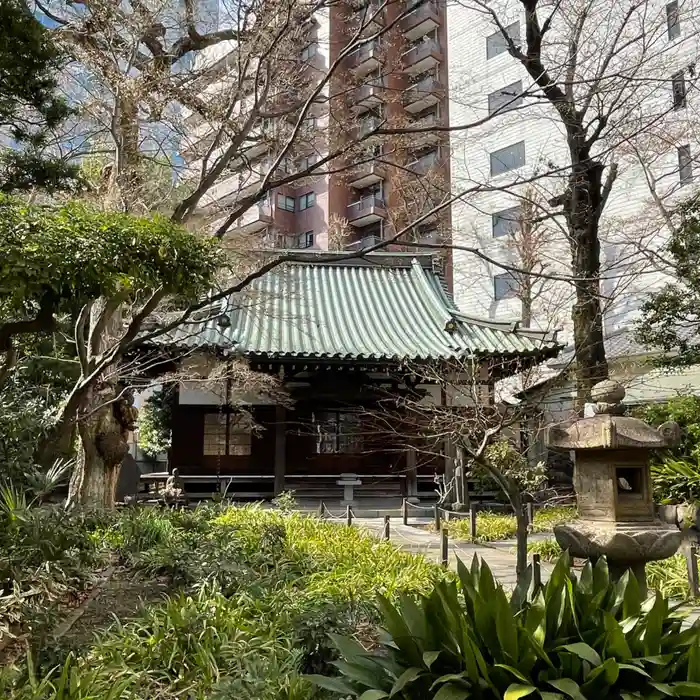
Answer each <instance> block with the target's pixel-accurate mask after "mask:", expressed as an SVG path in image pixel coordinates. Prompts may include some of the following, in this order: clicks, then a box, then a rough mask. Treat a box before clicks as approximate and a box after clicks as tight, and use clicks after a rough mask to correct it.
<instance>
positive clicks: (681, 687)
mask: <svg viewBox="0 0 700 700" xmlns="http://www.w3.org/2000/svg"><path fill="white" fill-rule="evenodd" d="M671 688H673V690H674V692H675V693H676V695H677V696H678V697H680V698H700V683H690V682H688V681H685V682H681V683H671Z"/></svg>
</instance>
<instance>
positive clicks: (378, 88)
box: [352, 80, 384, 113]
mask: <svg viewBox="0 0 700 700" xmlns="http://www.w3.org/2000/svg"><path fill="white" fill-rule="evenodd" d="M352 98H353V99H352V102H353V109H354V110H355V112H358V113H360V112H366V111H367V110H370V109H373V108H374V107H377V106H378V105H380V104H382V102H383V101H384V83H383V81H377V80H375V81H372V82H371V83H365V84H364V85H360V87H359V88H357V89H356V90H355V92H354V93H353V94H352Z"/></svg>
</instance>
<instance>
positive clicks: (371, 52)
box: [348, 41, 381, 75]
mask: <svg viewBox="0 0 700 700" xmlns="http://www.w3.org/2000/svg"><path fill="white" fill-rule="evenodd" d="M380 62H381V46H380V44H379V42H378V41H373V42H372V43H371V44H365V45H364V46H361V47H360V48H359V49H357V51H353V52H352V53H351V54H350V55H349V56H348V63H349V67H350V70H351V71H352V72H353V73H354V74H355V75H367V74H368V73H371V72H372V71H373V70H376V69H377V68H379V65H380Z"/></svg>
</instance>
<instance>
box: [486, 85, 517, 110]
mask: <svg viewBox="0 0 700 700" xmlns="http://www.w3.org/2000/svg"><path fill="white" fill-rule="evenodd" d="M522 91H523V83H522V81H521V80H518V81H516V82H514V83H511V84H510V85H506V86H505V87H504V88H501V89H500V90H496V92H492V93H491V94H490V95H489V114H494V113H496V112H498V113H499V114H502V113H503V112H509V111H510V110H511V109H515V108H516V107H519V106H520V105H521V104H522V103H523V102H524V101H525V98H524V97H523V96H522V94H521V93H522Z"/></svg>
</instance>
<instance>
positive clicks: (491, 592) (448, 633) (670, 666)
mask: <svg viewBox="0 0 700 700" xmlns="http://www.w3.org/2000/svg"><path fill="white" fill-rule="evenodd" d="M528 574H529V576H530V577H531V574H532V571H531V569H529V570H528ZM459 579H460V581H461V584H462V592H463V596H464V603H463V604H461V603H460V600H459V594H458V588H457V585H456V584H455V583H453V582H448V581H441V582H439V583H438V584H437V585H436V586H435V588H434V590H433V591H432V593H431V594H430V595H428V596H424V597H421V598H420V600H419V601H418V603H416V602H415V601H413V600H412V599H411V598H409V597H407V596H404V597H401V598H400V601H399V603H398V604H397V605H394V604H392V603H391V602H390V601H388V600H387V599H386V598H383V597H380V599H379V606H380V609H381V612H382V627H383V629H384V630H386V632H385V634H384V635H383V636H382V639H381V642H380V646H379V648H378V649H377V650H375V651H371V652H370V651H368V650H367V649H365V648H364V647H363V646H362V645H361V644H359V643H358V642H356V641H355V640H352V639H349V638H346V637H336V638H334V642H335V644H336V646H337V648H338V650H339V651H340V653H341V655H342V657H343V658H342V660H341V661H339V662H337V663H336V666H337V668H338V670H339V671H340V674H341V675H340V676H339V677H326V676H313V677H312V680H313V681H314V682H315V683H317V684H318V685H319V686H320V687H323V688H326V689H328V690H331V691H334V692H336V693H337V694H339V695H341V696H343V697H346V696H351V697H361V698H363V700H370V699H372V700H381V699H382V698H389V697H392V696H399V694H400V697H401V698H403V699H404V700H430V699H431V698H433V699H434V700H462V699H465V698H481V699H483V700H487V699H493V700H500V699H501V698H504V699H505V700H517V698H523V697H526V696H530V695H533V697H535V695H534V694H537V695H536V696H537V697H541V698H543V700H554V699H555V698H563V697H564V696H566V697H569V698H573V699H574V700H586V699H589V700H591V699H593V698H595V699H596V700H597V699H598V698H608V699H610V700H627V699H631V698H663V697H665V696H671V697H699V696H700V625H698V624H696V625H694V626H693V627H692V628H690V629H689V630H682V629H681V626H682V617H680V616H678V615H677V614H675V613H674V612H673V611H671V609H670V608H669V605H668V602H667V600H666V599H665V598H664V597H663V596H661V595H660V594H656V595H655V596H654V597H651V598H649V599H648V600H646V601H644V602H643V601H642V600H641V597H640V593H639V587H638V585H637V582H636V580H635V579H634V576H632V575H631V574H629V573H628V574H625V576H624V577H623V578H622V579H621V580H620V581H619V582H612V581H611V580H610V578H609V575H608V568H607V563H606V562H605V560H604V559H601V560H599V561H598V563H597V564H596V566H595V567H592V566H591V565H590V563H589V564H587V565H586V567H584V569H583V571H582V572H581V576H580V578H579V579H578V580H577V579H576V578H575V577H574V576H572V574H571V572H570V568H569V558H568V555H566V554H563V555H562V556H561V557H560V559H559V561H558V562H557V564H556V566H555V568H554V571H553V573H552V576H551V577H550V579H549V581H548V582H547V584H546V585H544V586H543V587H541V589H539V590H537V591H535V592H534V593H530V592H529V583H530V581H529V580H525V581H524V582H523V583H522V584H521V585H519V586H518V587H517V588H516V590H515V592H514V593H513V595H512V597H511V599H510V600H509V599H508V598H507V596H506V594H505V592H504V591H503V589H502V588H501V587H500V586H499V585H497V584H496V583H495V582H494V580H493V577H492V575H491V572H490V570H489V568H488V567H487V566H486V565H485V564H483V565H480V564H479V562H478V560H477V559H476V558H475V560H474V562H473V563H472V566H471V568H470V569H468V568H467V567H466V566H465V565H464V564H463V563H462V562H460V563H459Z"/></svg>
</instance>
